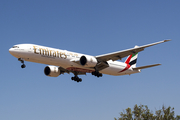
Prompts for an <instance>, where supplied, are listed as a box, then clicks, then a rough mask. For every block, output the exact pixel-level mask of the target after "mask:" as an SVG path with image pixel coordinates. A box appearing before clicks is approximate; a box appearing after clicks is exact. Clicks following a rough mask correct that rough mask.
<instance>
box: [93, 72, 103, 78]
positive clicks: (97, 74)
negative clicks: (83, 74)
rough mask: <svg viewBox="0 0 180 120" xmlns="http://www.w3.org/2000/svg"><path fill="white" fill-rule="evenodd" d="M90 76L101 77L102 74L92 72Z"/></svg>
mask: <svg viewBox="0 0 180 120" xmlns="http://www.w3.org/2000/svg"><path fill="white" fill-rule="evenodd" d="M91 74H92V75H94V76H97V77H102V73H99V72H98V71H94V72H92V73H91Z"/></svg>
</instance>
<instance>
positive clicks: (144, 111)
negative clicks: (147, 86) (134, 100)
mask: <svg viewBox="0 0 180 120" xmlns="http://www.w3.org/2000/svg"><path fill="white" fill-rule="evenodd" d="M120 116H121V117H119V118H114V120H180V115H177V116H176V117H175V115H174V108H171V107H170V106H169V107H168V108H166V107H165V106H164V105H163V106H162V109H160V110H156V111H155V114H153V112H152V111H150V110H149V108H148V106H147V105H139V106H138V105H137V104H136V105H135V106H134V109H133V111H132V110H131V108H127V109H126V110H125V111H123V112H121V113H120Z"/></svg>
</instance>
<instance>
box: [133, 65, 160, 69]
mask: <svg viewBox="0 0 180 120" xmlns="http://www.w3.org/2000/svg"><path fill="white" fill-rule="evenodd" d="M158 65H161V64H154V65H147V66H142V67H136V68H133V70H139V69H145V68H150V67H155V66H158Z"/></svg>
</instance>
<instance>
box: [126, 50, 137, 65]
mask: <svg viewBox="0 0 180 120" xmlns="http://www.w3.org/2000/svg"><path fill="white" fill-rule="evenodd" d="M137 47H138V46H135V48H137ZM137 57H138V53H135V54H132V55H129V56H128V57H127V59H126V61H125V63H126V64H129V65H130V66H131V67H132V68H135V67H136V62H137Z"/></svg>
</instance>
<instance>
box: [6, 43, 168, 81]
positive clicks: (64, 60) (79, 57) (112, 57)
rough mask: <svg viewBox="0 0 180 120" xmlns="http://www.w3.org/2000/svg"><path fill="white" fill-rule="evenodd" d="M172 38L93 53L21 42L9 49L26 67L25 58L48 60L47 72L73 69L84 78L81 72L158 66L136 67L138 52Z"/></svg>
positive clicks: (99, 74)
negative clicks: (118, 49) (105, 52)
mask: <svg viewBox="0 0 180 120" xmlns="http://www.w3.org/2000/svg"><path fill="white" fill-rule="evenodd" d="M167 41H170V40H163V41H160V42H156V43H152V44H147V45H143V46H135V47H134V48H131V49H126V50H122V51H118V52H113V53H108V54H103V55H98V56H91V55H86V54H80V53H75V52H71V51H67V50H61V49H55V48H50V47H45V46H41V45H35V44H18V45H14V46H13V47H12V48H10V49H9V52H10V53H11V55H13V56H14V57H16V58H18V60H19V61H20V62H21V63H22V65H21V68H25V67H26V66H25V64H24V61H30V62H35V63H42V64H47V65H48V66H46V67H45V68H44V74H45V75H46V76H50V77H57V76H59V75H61V74H64V73H73V74H74V77H72V78H71V79H72V80H74V81H76V82H81V81H82V79H81V78H79V77H78V75H85V74H86V73H91V74H92V75H94V76H97V77H102V75H103V74H108V75H114V76H119V75H130V74H134V73H139V72H141V69H144V68H149V67H154V66H158V65H160V64H153V65H147V66H142V67H136V62H137V57H138V52H140V51H143V50H144V49H145V48H147V47H150V46H153V45H157V44H160V43H164V42H167ZM124 57H127V59H126V60H125V62H120V61H117V60H121V59H122V58H124Z"/></svg>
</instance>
